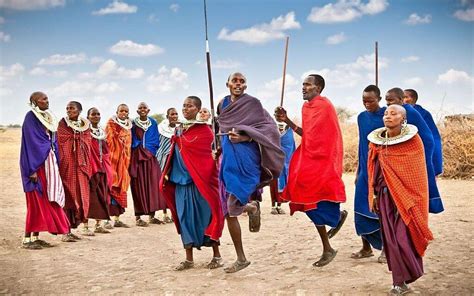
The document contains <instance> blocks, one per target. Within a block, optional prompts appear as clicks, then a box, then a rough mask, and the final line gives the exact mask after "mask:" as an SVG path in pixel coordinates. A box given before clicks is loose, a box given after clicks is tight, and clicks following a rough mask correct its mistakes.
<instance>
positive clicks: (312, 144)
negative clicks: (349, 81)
mask: <svg viewBox="0 0 474 296" xmlns="http://www.w3.org/2000/svg"><path fill="white" fill-rule="evenodd" d="M302 121H303V124H302V128H303V137H302V139H301V145H300V146H299V147H298V148H297V149H296V151H295V153H294V154H293V157H292V158H291V161H290V168H289V175H288V185H287V187H286V188H285V190H284V191H283V194H282V199H283V200H285V201H289V202H290V211H291V214H293V213H294V212H295V211H303V212H304V211H309V210H312V209H315V208H317V203H318V202H320V201H332V202H345V201H346V193H345V190H344V183H343V182H342V179H341V177H342V160H343V149H342V134H341V129H340V127H339V122H338V119H337V115H336V110H335V109H334V106H333V105H332V104H331V102H330V101H329V100H328V99H327V98H325V97H321V96H317V97H315V98H313V99H312V100H311V101H309V102H305V103H304V105H303V111H302Z"/></svg>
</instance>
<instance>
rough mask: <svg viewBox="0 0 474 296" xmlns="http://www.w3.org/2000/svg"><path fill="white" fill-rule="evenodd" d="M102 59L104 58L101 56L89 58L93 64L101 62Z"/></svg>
mask: <svg viewBox="0 0 474 296" xmlns="http://www.w3.org/2000/svg"><path fill="white" fill-rule="evenodd" d="M104 61H105V59H104V58H102V57H92V58H91V60H90V62H91V64H93V65H96V64H100V63H103V62H104Z"/></svg>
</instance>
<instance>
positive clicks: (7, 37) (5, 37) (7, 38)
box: [0, 31, 11, 42]
mask: <svg viewBox="0 0 474 296" xmlns="http://www.w3.org/2000/svg"><path fill="white" fill-rule="evenodd" d="M10 39H11V38H10V35H8V34H5V33H4V32H1V31H0V41H1V42H9V41H10Z"/></svg>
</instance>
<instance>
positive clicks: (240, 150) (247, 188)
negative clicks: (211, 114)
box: [220, 96, 261, 205]
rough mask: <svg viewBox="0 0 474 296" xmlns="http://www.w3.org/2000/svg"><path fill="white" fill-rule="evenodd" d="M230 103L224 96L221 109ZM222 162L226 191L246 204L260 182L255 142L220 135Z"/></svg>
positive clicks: (259, 160) (258, 156)
mask: <svg viewBox="0 0 474 296" xmlns="http://www.w3.org/2000/svg"><path fill="white" fill-rule="evenodd" d="M229 105H230V96H227V97H225V98H224V100H223V102H222V110H224V109H225V108H226V107H227V106H229ZM221 145H222V163H221V170H220V179H221V180H222V181H223V183H224V186H225V189H226V191H227V192H228V193H230V194H232V195H234V196H235V197H237V199H238V200H239V201H240V203H241V204H242V205H246V204H247V203H248V201H249V198H250V195H251V194H252V193H254V192H255V190H257V186H258V185H259V184H260V174H261V167H260V162H261V159H260V150H259V148H258V144H257V143H255V142H241V143H236V144H234V143H232V142H231V141H230V140H229V137H228V136H221Z"/></svg>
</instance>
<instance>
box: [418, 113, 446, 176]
mask: <svg viewBox="0 0 474 296" xmlns="http://www.w3.org/2000/svg"><path fill="white" fill-rule="evenodd" d="M413 107H414V108H415V110H416V111H418V113H420V115H421V117H423V119H424V120H425V122H426V124H427V125H428V127H429V128H430V130H431V133H432V134H433V140H434V151H433V167H434V171H435V175H436V176H437V175H439V174H441V173H442V172H443V148H442V146H441V135H440V134H439V131H438V127H437V126H436V123H435V122H434V120H433V116H431V113H430V112H428V110H426V109H424V108H423V107H421V106H420V105H415V106H413Z"/></svg>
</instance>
